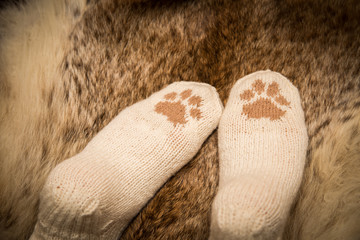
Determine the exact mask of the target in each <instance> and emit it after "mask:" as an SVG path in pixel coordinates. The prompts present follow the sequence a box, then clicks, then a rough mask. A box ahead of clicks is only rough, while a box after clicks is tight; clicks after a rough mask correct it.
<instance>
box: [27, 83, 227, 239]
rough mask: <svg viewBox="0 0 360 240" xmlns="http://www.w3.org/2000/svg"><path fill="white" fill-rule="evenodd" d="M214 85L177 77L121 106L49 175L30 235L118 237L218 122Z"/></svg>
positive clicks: (55, 237)
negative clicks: (84, 143)
mask: <svg viewBox="0 0 360 240" xmlns="http://www.w3.org/2000/svg"><path fill="white" fill-rule="evenodd" d="M222 110H223V107H222V103H221V102H220V99H219V97H218V94H217V92H216V90H215V88H213V87H211V86H210V85H207V84H203V83H194V82H178V83H174V84H171V85H169V86H168V87H166V88H165V89H163V90H161V91H159V92H157V93H155V94H153V95H152V96H151V97H149V98H148V99H146V100H143V101H140V102H138V103H136V104H134V105H132V106H131V107H128V108H126V109H125V110H123V111H122V112H121V113H120V114H119V115H118V116H117V117H116V118H114V120H112V121H111V122H110V123H109V124H108V125H107V126H106V127H105V128H104V129H103V130H101V131H100V132H99V133H98V135H96V136H95V137H94V138H93V139H92V140H91V141H90V142H89V144H88V145H87V146H86V148H85V149H84V150H83V151H82V152H81V153H79V154H78V155H76V156H74V157H72V158H70V159H68V160H65V161H64V162H62V163H60V164H59V165H58V166H56V167H55V168H54V169H53V171H52V172H51V173H50V174H49V177H48V179H47V181H46V183H45V186H44V188H43V190H42V192H41V195H40V207H39V208H40V209H39V215H38V221H37V223H36V227H35V230H34V232H33V235H32V237H31V239H107V240H108V239H117V238H118V236H119V235H120V234H121V233H122V231H123V230H124V228H125V227H126V226H127V225H128V223H129V222H130V221H131V220H132V218H134V217H135V216H136V214H137V213H138V212H139V211H140V210H141V208H143V207H144V206H145V204H146V203H147V202H148V200H149V199H150V198H152V197H153V196H154V194H155V193H156V191H158V189H159V188H160V187H161V186H162V185H163V184H164V183H165V182H166V181H167V180H168V179H169V178H170V177H171V176H172V175H173V174H174V173H175V172H176V171H178V170H179V169H180V168H181V167H182V166H184V165H185V164H186V163H187V162H188V161H189V160H191V159H192V158H193V157H194V155H195V154H196V152H197V151H198V150H199V148H200V147H201V145H202V143H203V142H204V140H205V139H206V138H207V137H208V136H209V135H210V133H211V132H212V131H213V130H214V129H215V128H216V127H217V125H218V121H219V119H220V116H221V113H222Z"/></svg>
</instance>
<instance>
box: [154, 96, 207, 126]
mask: <svg viewBox="0 0 360 240" xmlns="http://www.w3.org/2000/svg"><path fill="white" fill-rule="evenodd" d="M202 101H203V99H202V98H201V97H200V96H197V95H193V94H192V90H191V89H186V90H184V91H182V92H181V93H180V94H178V93H176V92H171V93H168V94H166V95H165V96H164V101H161V102H158V103H157V104H156V105H155V112H157V113H159V114H162V115H164V116H166V117H167V120H168V121H170V122H172V123H173V124H174V127H175V126H176V125H178V124H180V125H184V124H185V123H187V122H188V120H187V119H188V117H189V116H190V117H191V118H193V119H196V120H199V119H201V118H202V115H201V114H202V113H201V111H200V109H199V107H200V106H201V105H202Z"/></svg>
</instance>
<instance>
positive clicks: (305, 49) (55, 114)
mask: <svg viewBox="0 0 360 240" xmlns="http://www.w3.org/2000/svg"><path fill="white" fill-rule="evenodd" d="M34 1H36V0H34ZM37 2H40V4H43V5H46V4H44V3H43V2H46V1H43V2H42V1H40V0H37ZM48 2H50V1H48ZM65 2H66V1H65ZM80 6H83V5H81V4H80ZM24 9H25V10H20V9H13V10H11V11H13V13H12V14H9V15H6V14H5V15H6V16H7V17H8V18H7V19H10V18H11V17H13V18H14V19H20V18H21V16H23V14H25V13H26V11H33V9H32V8H30V7H28V6H26V7H25V8H24ZM45 9H46V8H45ZM66 9H70V10H71V11H67V10H64V14H65V13H66V12H70V13H73V15H72V16H74V17H75V15H77V17H75V19H79V20H69V21H68V22H67V23H66V24H67V25H66V26H69V28H68V30H67V28H66V29H65V30H64V29H62V28H59V31H63V33H62V34H58V35H56V39H61V41H60V40H59V42H60V43H61V44H60V43H59V46H63V47H62V48H61V49H62V50H61V51H60V50H59V48H57V47H56V46H58V45H56V46H55V45H54V47H53V48H49V47H48V45H49V44H50V43H52V42H47V41H46V36H47V35H44V36H43V37H42V38H39V39H37V41H40V43H43V45H42V46H43V49H42V48H39V49H38V50H37V52H36V53H37V54H40V53H44V54H45V53H46V54H49V55H51V54H52V55H51V56H53V55H54V56H55V55H56V54H55V53H58V55H59V56H58V55H56V56H57V57H56V58H50V57H49V59H48V60H46V61H45V60H44V61H40V60H39V59H40V58H30V59H28V58H27V56H28V54H29V53H28V52H26V51H25V52H16V51H15V50H13V49H14V48H11V47H10V46H11V44H10V43H9V40H7V39H15V40H16V41H17V42H19V46H22V45H24V46H27V45H26V44H30V47H31V46H33V45H31V44H33V42H30V41H29V40H28V39H29V38H25V37H24V36H32V35H31V33H32V31H35V30H33V29H32V28H29V29H28V28H26V31H24V33H22V32H21V31H20V32H16V31H15V30H14V29H13V28H18V27H19V26H20V25H21V23H20V21H14V22H11V21H9V22H7V23H0V37H1V40H0V41H1V43H2V45H0V46H1V47H2V50H3V51H1V52H0V54H1V55H0V56H1V58H0V61H1V62H0V94H1V95H0V97H1V102H0V106H1V108H0V114H1V115H0V131H1V132H0V133H1V141H2V142H1V145H2V146H1V148H0V171H1V172H0V238H1V237H2V236H3V238H5V237H6V238H7V239H25V238H26V237H28V236H29V234H31V231H32V228H33V227H34V223H35V221H36V213H37V204H38V193H39V191H40V189H41V187H42V185H43V183H44V180H45V178H46V176H47V175H48V173H49V171H50V170H51V169H52V168H53V167H54V166H55V165H56V164H57V163H59V162H61V161H63V160H64V159H66V158H68V157H70V156H72V155H74V154H75V153H77V152H79V151H81V149H83V148H84V146H85V145H86V144H87V142H88V141H89V140H90V139H91V138H92V137H93V136H94V135H95V134H96V133H97V132H98V131H99V130H101V129H102V128H103V127H104V126H105V125H106V124H107V123H108V122H109V121H110V120H111V119H112V118H113V117H115V116H116V115H117V114H118V113H119V112H120V111H121V110H122V109H124V108H125V107H126V106H129V105H131V104H133V103H135V102H137V101H139V100H141V99H144V98H146V97H148V96H149V95H151V93H153V92H155V91H157V90H159V89H161V88H162V87H164V86H166V85H167V84H169V83H171V82H174V81H200V82H206V83H209V84H211V85H213V86H215V87H216V88H217V90H218V92H219V94H220V97H221V99H222V100H223V101H224V103H226V99H227V97H228V94H229V92H230V89H231V87H232V86H233V84H234V83H235V81H236V80H237V79H239V78H241V77H243V76H245V75H246V74H249V73H252V72H254V71H257V70H262V69H271V70H274V71H278V72H280V73H281V74H283V75H284V76H286V77H287V78H289V79H290V80H291V81H292V82H293V84H294V85H295V86H296V87H298V89H299V92H300V95H301V98H302V106H303V108H304V111H305V117H306V125H307V129H308V134H309V139H310V144H309V147H308V151H307V164H306V168H305V174H304V178H303V182H302V186H301V189H300V191H299V194H298V197H297V199H296V201H295V203H294V206H293V209H292V212H291V216H290V218H289V220H288V223H287V226H286V230H285V232H284V238H285V239H357V238H358V236H360V228H359V226H358V223H359V222H360V203H359V195H360V177H359V172H360V161H359V160H360V150H359V149H360V134H359V133H360V113H359V109H360V56H359V48H360V39H359V36H360V19H359V16H360V3H359V2H358V1H346V2H338V1H328V0H323V1H305V0H293V1H290V0H286V1H278V0H266V1H255V2H254V1H250V0H244V1H230V0H222V1H221V0H219V1H208V0H199V1H185V0H184V1H180V0H178V1H155V0H154V1H140V2H135V3H131V2H129V1H127V2H126V3H121V2H120V1H115V0H114V1H112V0H103V1H99V2H97V1H94V2H93V1H89V3H88V5H87V7H76V6H75V7H69V8H66ZM76 9H78V11H79V12H77V11H76ZM21 11H23V12H21ZM2 14H4V12H3V13H2ZM65 15H66V14H65ZM65 15H64V16H65ZM70 15H71V14H70ZM0 16H3V15H1V14H0ZM36 16H37V15H36ZM61 16H62V15H61ZM38 18H39V21H36V18H35V20H33V21H32V22H31V21H29V24H30V25H29V26H34V25H36V24H38V25H41V24H42V22H41V21H45V20H44V19H42V18H41V16H39V17H38ZM29 19H31V18H30V17H29ZM29 19H28V20H29ZM65 19H68V18H65ZM62 21H63V19H60V20H59V22H61V23H62ZM64 21H65V20H64ZM31 24H33V25H31ZM59 26H60V24H59ZM27 33H28V35H26V34H27ZM22 34H24V36H23V35H22ZM54 34H56V33H54ZM4 36H6V37H4ZM63 36H65V37H64V38H62V37H63ZM19 39H26V40H23V41H20V40H19ZM6 41H7V42H6ZM42 41H43V42H42ZM5 43H6V44H5ZM4 49H5V50H6V51H5V50H4ZM48 49H51V51H50V52H49V51H46V52H45V50H48ZM30 50H31V48H30ZM59 51H60V52H59ZM11 54H13V56H15V57H16V58H15V60H16V61H15V60H12V58H11V57H9V56H11ZM18 55H19V56H18ZM37 56H38V55H37ZM41 57H42V58H41V59H44V57H43V55H41ZM18 59H22V60H21V61H23V64H19V61H18ZM46 59H47V58H46ZM27 65H31V66H32V69H35V70H38V71H37V72H36V74H35V75H36V76H38V78H34V79H36V82H33V80H31V79H33V78H30V77H27V76H28V75H27V74H23V75H20V74H18V73H16V72H12V70H11V69H14V68H15V69H16V71H19V72H20V73H22V72H25V70H24V69H26V66H27ZM53 65H56V66H59V67H58V68H54V67H52V66H53ZM46 66H48V67H46ZM50 66H51V67H50ZM29 71H30V70H29ZM31 71H34V70H31ZM50 73H51V74H50ZM35 75H34V76H35ZM21 76H22V77H23V78H21ZM15 78H16V81H15V80H14V79H15ZM30 80H31V81H30ZM21 81H23V82H25V83H27V82H29V83H28V85H25V87H24V86H23V85H22V82H21ZM34 81H35V80H34ZM31 84H34V85H31ZM26 86H33V87H26ZM16 119H17V120H16ZM216 135H217V134H216V132H215V133H214V134H213V135H211V136H210V137H209V139H208V140H207V141H206V142H205V143H204V145H203V147H202V149H201V150H200V152H199V153H198V154H197V156H196V157H195V158H194V159H193V160H192V161H191V162H190V163H189V164H188V165H186V166H185V167H184V168H183V169H181V170H180V171H179V172H178V173H177V174H176V175H175V176H174V177H173V178H171V179H170V180H169V181H168V182H167V183H166V184H165V185H164V186H163V187H162V188H161V189H160V190H159V192H158V193H157V194H156V196H154V198H153V199H152V200H151V201H150V202H149V203H148V205H147V206H146V207H145V208H144V209H143V210H142V211H141V212H140V213H139V215H138V216H137V217H136V218H135V219H134V220H133V221H132V223H131V224H130V225H129V227H128V229H127V230H126V232H125V233H124V234H123V236H122V239H207V237H208V233H209V226H210V225H209V223H210V210H211V203H212V200H213V198H214V196H215V193H216V191H217V182H218V157H217V141H216Z"/></svg>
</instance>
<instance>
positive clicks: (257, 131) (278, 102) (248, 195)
mask: <svg viewBox="0 0 360 240" xmlns="http://www.w3.org/2000/svg"><path fill="white" fill-rule="evenodd" d="M218 134H219V135H218V136H219V157H220V181H219V192H218V193H217V195H216V197H215V200H214V203H213V206H212V221H211V233H210V239H227V240H231V239H277V238H278V237H279V236H280V235H281V233H282V230H283V226H284V223H285V221H286V219H287V216H288V214H289V209H290V206H291V204H292V202H293V200H294V198H295V195H296V193H297V191H298V188H299V185H300V182H301V178H302V173H303V167H304V163H305V153H306V147H307V140H308V139H307V132H306V128H305V120H304V113H303V110H302V108H301V104H300V97H299V92H298V90H297V89H296V88H295V87H294V86H293V85H292V84H291V83H290V82H289V80H287V79H286V78H285V77H284V76H282V75H281V74H279V73H275V72H271V71H260V72H256V73H253V74H250V75H248V76H246V77H244V78H242V79H240V80H239V81H238V82H237V83H236V84H235V86H234V87H233V89H232V90H231V93H230V96H229V100H228V103H227V105H226V108H225V110H224V113H223V115H222V117H221V120H220V123H219V130H218Z"/></svg>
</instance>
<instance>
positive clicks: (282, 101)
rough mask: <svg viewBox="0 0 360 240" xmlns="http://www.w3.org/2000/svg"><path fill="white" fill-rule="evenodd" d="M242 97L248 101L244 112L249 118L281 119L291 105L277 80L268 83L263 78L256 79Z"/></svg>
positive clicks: (244, 106)
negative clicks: (281, 91) (282, 93)
mask: <svg viewBox="0 0 360 240" xmlns="http://www.w3.org/2000/svg"><path fill="white" fill-rule="evenodd" d="M240 99H241V100H243V101H245V102H246V104H244V105H243V111H242V114H243V115H246V116H247V118H248V119H251V118H253V119H260V118H269V119H270V120H272V121H273V120H279V119H280V118H281V117H283V116H284V115H285V113H286V110H287V108H288V107H289V106H290V102H289V101H288V100H287V99H286V98H285V97H284V96H283V95H281V93H280V89H279V84H278V83H277V82H275V81H273V82H271V83H268V84H267V83H264V82H263V81H262V80H261V79H256V80H255V81H254V82H253V84H252V85H251V88H250V89H246V90H244V91H243V92H242V93H241V94H240Z"/></svg>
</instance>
